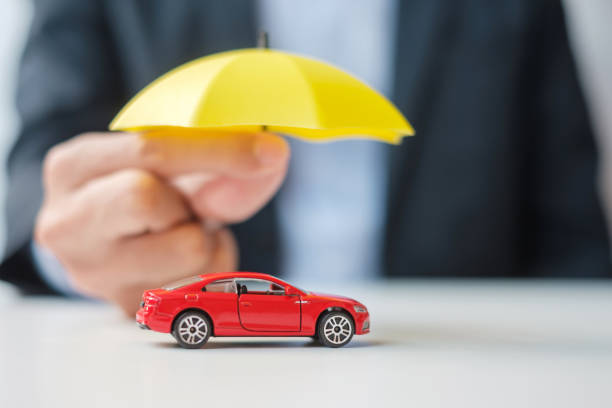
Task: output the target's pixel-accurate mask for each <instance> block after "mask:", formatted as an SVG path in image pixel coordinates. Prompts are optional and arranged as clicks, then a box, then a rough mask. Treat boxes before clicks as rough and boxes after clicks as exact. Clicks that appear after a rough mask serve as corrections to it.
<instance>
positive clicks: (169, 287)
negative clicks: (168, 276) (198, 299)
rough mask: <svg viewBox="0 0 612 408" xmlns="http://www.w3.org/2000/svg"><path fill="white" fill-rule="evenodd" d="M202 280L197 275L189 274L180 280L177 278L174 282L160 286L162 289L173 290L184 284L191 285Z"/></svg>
mask: <svg viewBox="0 0 612 408" xmlns="http://www.w3.org/2000/svg"><path fill="white" fill-rule="evenodd" d="M200 281H202V278H201V277H199V276H191V277H189V278H185V279H181V280H177V281H176V282H172V283H170V284H168V285H166V286H162V289H164V290H175V289H179V288H182V287H184V286H187V285H191V284H193V283H197V282H200Z"/></svg>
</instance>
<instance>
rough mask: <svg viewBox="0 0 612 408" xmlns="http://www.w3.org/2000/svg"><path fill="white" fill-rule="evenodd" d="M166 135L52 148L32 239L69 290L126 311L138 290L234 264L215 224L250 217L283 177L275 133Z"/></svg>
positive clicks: (283, 151)
mask: <svg viewBox="0 0 612 408" xmlns="http://www.w3.org/2000/svg"><path fill="white" fill-rule="evenodd" d="M170 131H171V130H167V131H159V132H157V133H156V134H149V135H147V136H146V137H145V136H142V135H139V134H133V133H94V134H85V135H80V136H77V137H75V138H73V139H72V140H70V141H67V142H65V143H62V144H59V145H57V146H55V147H54V148H52V149H51V150H50V151H49V153H48V154H47V156H46V158H45V162H44V166H43V182H44V188H45V196H44V201H43V205H42V207H41V210H40V211H39V214H38V217H37V220H36V225H35V231H34V236H35V240H36V241H37V243H38V244H39V245H41V246H43V247H45V248H47V249H49V250H50V251H51V252H53V254H54V255H55V256H56V257H57V258H58V259H59V261H60V262H61V263H62V265H63V266H64V267H65V269H66V271H67V273H68V275H69V278H70V280H71V282H72V283H73V285H74V286H75V288H76V289H77V290H78V291H80V292H81V293H83V294H86V295H88V296H92V297H96V298H101V299H105V300H108V301H111V302H114V303H116V304H118V305H119V306H120V307H121V308H122V309H123V310H124V311H125V313H126V314H129V315H133V313H134V312H135V311H136V309H137V307H138V302H139V300H140V296H141V294H142V292H143V290H145V289H149V288H154V287H159V286H161V285H163V284H166V283H168V282H171V281H173V280H176V279H180V278H183V277H186V276H190V275H195V274H200V273H210V272H216V271H224V270H233V269H235V268H236V267H237V263H238V252H237V248H236V244H235V242H234V239H233V237H232V234H231V232H230V231H229V229H227V228H226V227H224V225H226V224H227V223H233V222H239V221H242V220H245V219H248V218H249V217H251V216H252V215H253V214H254V213H255V212H257V211H258V210H259V209H260V208H261V207H262V206H263V205H265V203H266V202H268V201H269V200H270V198H271V197H272V196H273V195H274V193H275V192H276V191H277V189H278V188H279V186H280V184H281V183H282V180H283V179H284V177H285V174H286V169H287V163H288V159H289V148H288V145H287V143H286V142H285V141H284V140H283V139H282V138H281V137H279V136H276V135H273V134H269V133H259V134H246V133H244V134H227V133H219V134H215V135H209V136H207V137H200V138H193V137H189V136H186V135H182V134H181V132H180V131H177V132H178V134H173V135H172V136H171V137H169V136H168V134H167V132H170ZM164 132H166V134H164ZM172 132H174V130H172Z"/></svg>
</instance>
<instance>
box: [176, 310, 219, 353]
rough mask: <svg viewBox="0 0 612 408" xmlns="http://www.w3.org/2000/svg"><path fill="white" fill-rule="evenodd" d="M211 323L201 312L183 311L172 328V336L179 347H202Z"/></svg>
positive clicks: (208, 334) (207, 336) (206, 339)
mask: <svg viewBox="0 0 612 408" xmlns="http://www.w3.org/2000/svg"><path fill="white" fill-rule="evenodd" d="M211 328H212V326H211V324H210V320H209V319H208V317H206V316H205V315H204V314H203V313H200V312H196V311H190V312H186V313H183V314H182V315H181V316H180V317H179V318H178V320H177V321H176V323H175V324H174V328H173V329H172V336H173V337H174V338H175V339H176V341H177V342H178V344H179V345H180V346H181V347H184V348H189V349H195V348H200V347H202V346H203V345H204V344H205V343H206V342H207V341H208V338H209V337H210V331H211Z"/></svg>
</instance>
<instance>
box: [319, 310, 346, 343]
mask: <svg viewBox="0 0 612 408" xmlns="http://www.w3.org/2000/svg"><path fill="white" fill-rule="evenodd" d="M351 332H352V325H351V322H350V321H349V319H347V318H346V317H345V316H342V315H335V316H332V317H330V318H329V319H327V321H326V322H325V326H323V334H324V335H325V338H326V339H327V341H329V342H330V343H332V344H342V343H344V342H345V341H347V340H348V339H349V338H350V336H351Z"/></svg>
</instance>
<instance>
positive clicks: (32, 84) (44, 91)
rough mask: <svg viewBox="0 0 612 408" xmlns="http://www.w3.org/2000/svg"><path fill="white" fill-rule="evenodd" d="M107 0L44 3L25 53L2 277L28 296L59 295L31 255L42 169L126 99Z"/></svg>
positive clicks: (40, 4)
mask: <svg viewBox="0 0 612 408" xmlns="http://www.w3.org/2000/svg"><path fill="white" fill-rule="evenodd" d="M111 45H112V44H111V42H110V36H109V35H108V32H107V25H106V21H105V18H104V10H103V9H102V2H100V1H99V0H88V1H81V0H36V1H35V2H34V17H33V21H32V25H31V28H30V33H29V36H28V40H27V43H26V47H25V50H24V53H23V56H22V60H21V65H20V71H19V79H18V87H17V109H18V112H19V115H20V119H21V131H20V134H19V135H18V138H17V141H16V143H15V145H14V146H13V149H12V150H11V152H10V155H9V158H8V178H9V183H8V191H7V202H6V218H7V244H6V248H5V255H4V261H3V263H2V266H1V267H0V278H1V279H3V280H5V281H8V282H11V283H14V284H15V285H17V286H18V287H19V288H21V289H22V290H23V291H25V292H33V293H52V292H53V290H52V289H51V288H50V287H48V286H47V285H46V284H45V283H44V281H43V280H42V279H40V277H39V276H38V274H37V272H36V269H35V267H34V263H33V262H32V259H31V252H30V250H29V245H30V241H31V239H32V230H33V225H34V218H35V216H36V213H37V212H38V209H39V208H40V204H41V200H42V195H43V194H42V185H41V164H42V161H43V158H44V156H45V154H46V152H47V151H48V150H49V148H51V147H52V146H53V145H55V144H57V143H60V142H62V141H64V140H67V139H69V138H71V137H73V136H75V135H77V134H79V133H82V132H86V131H93V130H104V129H105V128H106V125H107V123H108V122H109V121H110V119H112V116H113V114H114V113H115V112H116V110H117V109H118V107H119V106H120V104H121V101H122V99H123V97H122V94H123V92H122V86H121V82H120V78H119V75H118V69H117V68H116V66H115V62H114V61H115V58H114V56H113V50H112V47H111Z"/></svg>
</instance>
